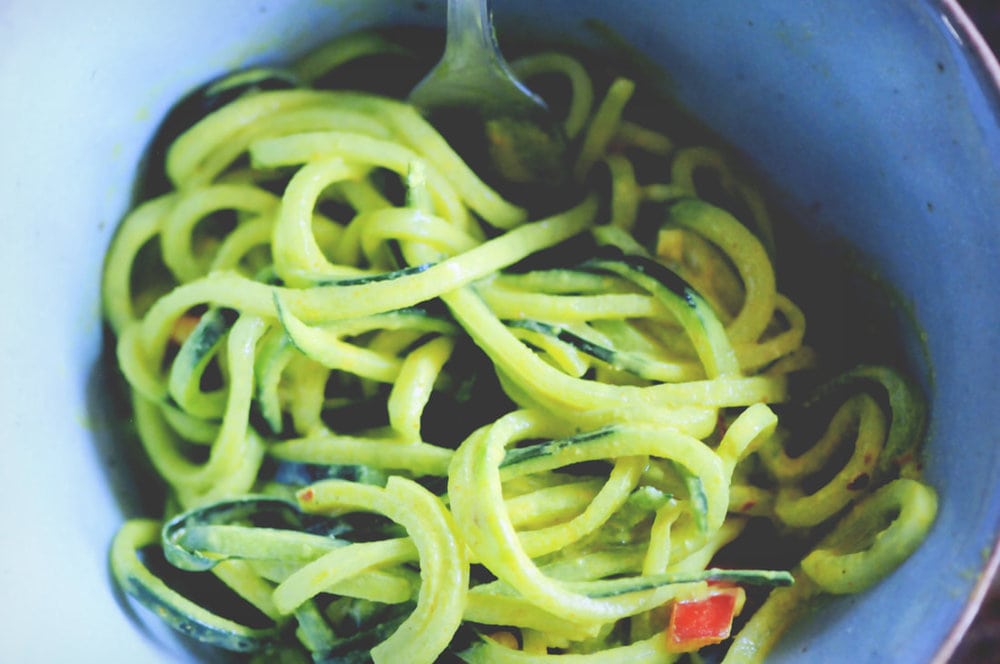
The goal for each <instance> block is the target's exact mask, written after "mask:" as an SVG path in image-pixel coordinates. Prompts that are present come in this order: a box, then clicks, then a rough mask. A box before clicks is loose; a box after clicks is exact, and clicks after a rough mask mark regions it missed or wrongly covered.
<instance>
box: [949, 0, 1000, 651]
mask: <svg viewBox="0 0 1000 664" xmlns="http://www.w3.org/2000/svg"><path fill="white" fill-rule="evenodd" d="M960 4H961V5H962V6H963V7H964V8H965V11H966V12H968V14H969V16H970V17H972V20H973V21H975V23H976V25H977V26H978V27H979V31H980V32H982V33H983V36H984V37H985V38H986V41H987V43H989V45H990V46H991V47H992V48H993V51H994V53H998V52H1000V0H960ZM997 663H1000V578H998V579H995V580H994V581H993V587H992V591H991V592H990V594H989V595H988V596H987V597H986V600H985V601H984V602H983V606H982V608H981V609H980V610H979V615H978V616H977V617H976V620H975V622H974V623H973V624H972V626H971V627H970V628H969V632H968V634H966V636H965V639H964V640H963V641H962V643H961V645H959V647H958V650H957V651H956V652H955V655H954V657H952V659H951V662H950V664H997Z"/></svg>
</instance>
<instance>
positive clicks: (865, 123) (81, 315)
mask: <svg viewBox="0 0 1000 664" xmlns="http://www.w3.org/2000/svg"><path fill="white" fill-rule="evenodd" d="M495 5H496V7H495V15H496V20H497V23H498V33H499V35H500V39H501V43H503V40H504V36H505V35H507V34H512V33H515V32H516V33H517V35H518V38H519V39H524V40H527V41H529V42H558V43H576V44H583V45H587V46H594V47H600V46H607V44H608V43H609V39H610V40H611V41H614V42H616V43H617V42H618V41H619V40H620V41H621V42H623V43H626V44H628V45H629V50H630V52H632V53H633V54H638V56H639V57H641V58H642V59H643V60H642V61H643V62H646V63H648V65H649V67H650V68H651V71H652V70H653V69H655V70H657V71H658V72H660V73H659V74H657V76H656V77H653V80H659V81H661V82H662V84H663V86H664V89H666V90H668V91H669V93H670V94H672V95H673V96H674V97H675V98H676V99H677V100H678V101H679V103H680V104H681V105H682V106H683V107H684V108H686V109H688V110H689V111H690V112H692V113H693V114H695V115H696V116H697V117H699V118H701V119H702V120H703V121H704V123H705V124H706V125H707V126H708V127H710V128H711V129H712V130H713V131H715V132H716V133H717V134H718V135H719V136H720V137H721V138H722V139H723V140H724V141H725V142H727V143H729V144H731V145H732V146H734V147H735V148H736V149H737V150H738V151H739V152H740V154H742V155H743V156H745V157H746V159H747V160H748V161H749V162H750V163H751V164H752V165H753V167H754V168H755V169H756V170H757V171H758V172H759V173H760V174H761V176H762V177H763V178H764V180H765V181H766V182H768V183H771V184H773V185H774V189H775V192H776V195H777V196H778V197H779V198H780V201H781V204H782V206H783V208H784V209H785V210H787V212H788V213H789V216H790V217H791V218H793V219H795V220H797V224H798V226H799V227H800V228H801V229H803V230H804V232H805V235H806V236H807V237H808V238H810V241H813V242H815V243H818V245H819V246H821V247H837V248H838V249H837V251H841V250H843V251H844V252H845V253H846V254H848V255H849V256H850V257H851V260H856V261H857V262H858V263H859V264H863V265H865V266H868V267H867V268H866V269H870V270H871V271H873V272H874V273H875V274H877V275H878V280H881V281H884V282H886V283H888V284H891V287H892V289H893V290H894V291H895V293H896V299H895V302H897V306H895V307H893V309H892V316H893V317H894V318H895V319H898V322H899V323H900V327H901V329H908V330H911V332H910V333H907V334H904V335H903V336H901V337H900V342H899V346H898V350H900V352H902V353H903V354H904V355H905V356H906V357H907V358H908V360H909V363H910V365H911V366H912V367H916V370H917V373H918V375H919V376H920V378H921V380H922V384H923V388H924V389H925V391H926V392H927V394H928V395H929V398H930V403H931V413H930V419H929V436H928V440H927V443H926V470H925V473H926V475H925V476H926V479H927V481H928V482H929V483H930V484H931V485H933V486H934V488H935V489H936V490H937V492H938V494H939V496H940V506H939V514H938V517H937V520H936V522H935V524H934V526H933V529H932V531H931V533H930V535H929V537H928V539H927V541H926V542H925V544H924V545H923V546H922V547H921V548H920V549H919V550H918V551H917V553H916V554H915V555H914V556H913V557H912V558H911V559H910V560H908V561H907V562H906V563H905V564H904V565H903V566H902V567H900V568H899V569H898V570H897V571H896V572H895V573H893V574H892V575H891V576H889V577H888V578H886V579H885V580H884V581H883V582H882V583H880V584H879V585H878V586H876V587H875V588H874V589H872V590H871V591H869V592H866V593H864V594H861V595H858V596H851V597H847V598H842V599H838V600H833V601H829V602H827V603H825V604H824V606H823V607H822V608H821V610H818V611H816V612H814V613H813V614H811V615H809V616H808V617H807V618H805V619H804V620H802V621H801V622H800V623H799V624H797V626H796V627H795V628H793V629H792V631H791V632H790V633H789V634H788V635H787V636H786V638H785V639H784V640H783V641H782V642H781V644H780V645H779V646H778V648H777V649H776V651H775V652H774V655H773V658H772V659H771V660H770V661H774V662H795V661H802V660H803V659H808V661H810V662H841V661H855V662H876V661H900V662H927V661H937V662H943V661H945V660H946V659H947V657H948V655H949V653H950V652H951V650H952V649H953V648H954V647H955V644H956V643H957V641H958V639H959V638H960V637H961V634H962V632H963V630H964V628H965V627H966V626H967V624H968V623H969V621H970V620H971V618H972V615H973V614H974V611H975V609H976V606H977V605H978V602H979V601H981V599H982V595H983V594H984V592H985V589H986V587H987V586H988V583H989V578H990V576H991V574H992V573H993V571H994V570H995V568H996V567H997V564H998V557H1000V550H998V544H997V541H998V531H1000V484H998V483H997V478H1000V447H998V445H997V440H1000V419H998V418H997V417H996V416H995V407H996V406H995V404H997V403H1000V374H998V372H997V371H996V369H995V364H994V362H995V360H996V359H997V349H998V348H1000V291H998V289H997V288H996V277H995V274H994V270H995V266H996V265H998V264H1000V223H996V222H997V219H996V215H997V212H996V211H997V210H1000V90H998V80H1000V68H998V66H997V63H996V61H995V60H994V59H993V58H992V56H990V55H989V54H988V51H987V49H986V47H985V44H984V42H983V40H982V38H981V36H980V35H979V34H978V33H977V32H976V31H975V29H974V27H973V26H972V25H971V22H970V21H969V20H968V18H967V16H966V15H965V14H964V13H963V12H962V10H961V9H960V8H959V7H958V5H957V4H956V3H955V2H954V1H953V0H885V1H883V2H879V3H869V2H864V1H862V0H858V1H856V2H833V1H830V0H761V1H760V2H755V3H744V2H739V1H737V0H713V1H711V2H700V3H695V2H671V3H653V2H640V1H634V2H619V3H607V2H604V1H603V0H576V1H570V0H565V1H558V0H548V1H547V2H544V3H540V2H532V1H530V0H498V1H497V2H496V3H495ZM442 21H443V3H442V2H432V1H427V0H399V1H390V0H366V1H365V2H361V0H357V1H356V2H350V1H348V0H338V1H335V2H331V1H324V2H319V1H316V2H309V1H307V0H289V1H282V2H277V1H274V0H256V1H255V2H253V3H247V2H243V1H242V0H219V1H217V2H213V3H202V2H197V1H196V0H175V1H174V2H171V3H126V2H112V1H110V0H95V1H94V2H89V3H62V2H56V1H55V0H31V1H30V2H29V1H27V0H10V1H8V2H7V3H5V4H4V7H3V8H2V9H0V82H2V84H3V86H4V89H5V94H4V101H3V103H2V104H0V126H2V127H3V128H4V134H3V136H4V147H3V151H2V156H0V164H2V173H3V178H2V179H0V201H3V207H2V209H3V215H4V217H3V229H4V231H5V232H4V242H3V243H2V244H0V253H2V260H0V283H2V284H3V289H4V301H5V304H6V312H7V313H6V314H5V315H4V316H3V317H2V322H0V340H2V343H3V352H2V354H0V376H2V382H0V412H2V413H3V416H4V420H5V421H4V426H3V429H2V430H3V433H2V434H0V440H2V441H3V443H4V452H3V457H2V461H0V492H2V504H3V506H4V507H3V509H4V528H3V531H2V532H3V547H2V552H0V587H3V588H4V594H5V597H6V601H4V602H3V603H2V604H0V624H2V625H3V626H4V628H3V629H4V635H5V638H4V641H5V645H4V647H5V653H6V654H5V657H9V658H10V661H65V660H66V659H67V658H71V659H73V660H74V661H79V662H89V661H94V662H98V661H100V662H105V661H143V662H171V661H188V660H191V659H193V658H194V657H195V656H196V655H197V653H196V651H195V650H192V649H191V648H190V647H189V644H186V643H184V642H183V641H182V640H181V639H179V638H178V637H177V636H176V635H174V634H173V633H172V632H170V631H169V630H166V629H165V628H163V627H162V626H159V625H158V624H157V622H156V621H155V620H152V621H151V620H146V619H143V617H142V616H141V615H138V616H137V614H135V613H134V612H133V608H132V607H131V605H130V604H129V603H128V602H127V601H124V600H123V599H122V598H121V597H120V596H119V594H118V593H117V592H116V591H115V590H114V588H113V586H112V583H111V580H110V574H109V570H108V562H107V559H108V558H107V554H108V545H109V542H110V540H111V537H112V535H113V534H114V532H115V531H116V530H117V528H118V527H119V525H120V524H121V522H122V521H123V519H124V518H125V517H127V516H131V515H135V514H137V513H140V512H141V511H142V510H143V504H142V500H141V496H142V492H141V491H139V490H138V489H139V487H136V486H135V482H134V480H131V479H130V475H129V474H128V473H127V468H126V467H125V466H126V462H125V461H124V460H123V455H122V452H121V449H120V447H119V444H120V441H119V439H118V437H117V436H116V433H115V429H116V422H115V417H116V415H115V404H114V400H113V399H112V398H111V397H109V396H108V392H107V390H106V383H107V375H106V373H107V369H106V366H105V364H104V363H103V362H102V360H101V355H102V348H103V339H102V323H101V318H100V304H99V276H100V272H101V264H102V257H103V254H104V251H105V249H106V248H107V246H108V243H109V240H110V238H111V236H112V234H113V232H114V230H115V227H116V225H117V224H118V222H119V221H120V220H121V218H122V217H123V215H124V213H125V211H126V210H127V209H128V207H129V206H130V203H131V200H132V198H131V197H132V193H133V192H132V187H133V184H134V178H135V173H136V169H137V167H138V165H139V164H140V163H141V162H142V159H143V155H144V151H145V150H146V148H147V145H148V142H149V140H150V138H151V136H152V135H153V133H154V131H155V129H156V127H157V125H158V123H159V122H160V120H161V119H162V118H163V116H164V114H165V113H166V111H167V110H168V109H169V107H170V106H171V105H172V104H173V103H174V102H175V101H176V100H178V99H179V98H180V97H181V96H182V95H183V94H184V93H186V92H187V91H189V90H190V89H192V88H193V87H195V86H196V85H198V84H200V83H202V82H204V81H206V80H208V79H211V78H213V77H215V76H217V75H219V74H221V73H223V72H226V71H228V70H231V69H234V68H237V67H242V66H246V65H250V64H259V63H274V62H282V61H287V60H288V59H290V58H292V57H294V56H295V55H298V54H301V53H303V52H305V51H306V50H307V49H309V48H310V47H312V46H314V45H317V44H319V43H321V42H322V41H324V40H326V39H328V38H330V37H332V36H335V35H338V34H343V33H346V32H349V31H352V30H356V29H359V28H363V27H368V26H373V25H385V24H408V25H421V26H438V25H441V24H442ZM612 35H613V36H614V38H613V39H612V37H611V36H612ZM845 247H846V248H848V249H846V250H845V249H844V248H845ZM910 323H914V324H915V325H910Z"/></svg>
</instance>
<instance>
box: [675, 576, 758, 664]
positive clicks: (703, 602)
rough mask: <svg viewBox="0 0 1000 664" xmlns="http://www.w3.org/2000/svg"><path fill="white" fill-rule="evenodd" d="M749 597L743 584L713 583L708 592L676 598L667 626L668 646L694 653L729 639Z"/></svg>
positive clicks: (676, 650)
mask: <svg viewBox="0 0 1000 664" xmlns="http://www.w3.org/2000/svg"><path fill="white" fill-rule="evenodd" d="M745 597H746V595H745V593H744V591H743V589H742V588H740V587H737V586H730V587H719V586H714V585H713V586H712V587H710V588H709V591H708V593H707V594H705V595H700V596H698V597H693V598H690V599H682V600H677V601H675V602H674V604H673V606H672V607H671V611H670V623H669V625H668V626H667V649H668V650H670V651H672V652H692V651H694V650H698V649H699V648H702V647H704V646H707V645H711V644H713V643H719V642H720V641H724V640H725V639H727V638H729V633H730V630H731V629H732V627H733V618H734V617H735V616H736V615H737V614H738V613H739V612H740V610H741V609H742V608H743V600H744V599H745Z"/></svg>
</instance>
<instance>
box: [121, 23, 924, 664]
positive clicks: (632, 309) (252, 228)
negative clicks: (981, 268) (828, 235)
mask: <svg viewBox="0 0 1000 664" xmlns="http://www.w3.org/2000/svg"><path fill="white" fill-rule="evenodd" d="M375 54H378V55H380V56H392V57H398V58H400V59H401V60H405V59H406V58H409V57H411V56H410V55H409V54H408V53H407V50H406V49H405V48H404V47H402V46H400V45H399V44H397V43H395V42H393V41H391V40H387V39H385V38H384V37H383V36H380V35H378V34H375V33H360V34H355V35H351V36H349V37H345V38H341V39H339V40H337V41H335V42H333V43H331V44H329V45H327V46H324V47H322V48H320V49H318V50H317V51H315V52H314V53H312V54H310V55H309V56H307V57H306V58H304V59H303V60H301V61H300V62H298V63H296V64H295V65H293V66H292V67H291V68H290V69H289V70H283V71H282V72H278V73H276V72H275V71H271V70H253V71H249V72H240V73H238V74H235V75H233V76H230V77H227V78H225V79H223V80H222V81H220V82H217V83H215V84H213V85H212V86H209V87H208V88H206V89H205V90H203V91H202V93H201V94H202V95H203V97H204V98H205V99H209V100H210V101H212V102H213V104H212V105H211V106H212V107H211V108H210V110H209V112H208V113H207V114H205V115H204V116H203V117H201V118H200V119H198V120H197V121H196V122H195V123H194V124H193V125H191V126H190V127H185V128H183V131H181V132H179V134H178V135H176V137H172V138H171V140H170V141H169V143H170V144H169V147H168V149H167V151H166V153H165V157H164V159H163V162H162V164H153V166H152V168H157V167H159V166H161V165H162V168H163V173H164V174H165V176H166V186H164V187H162V188H161V190H160V191H159V192H157V193H156V194H155V195H151V196H150V197H148V198H147V199H146V200H143V201H142V202H141V203H140V204H139V205H137V206H136V207H135V208H134V210H133V211H132V212H131V213H130V214H128V216H127V218H126V219H125V220H124V221H123V223H122V224H121V227H120V229H119V230H118V232H117V234H116V236H115V238H114V240H113V242H112V245H111V247H110V249H109V251H108V254H107V260H106V268H105V273H104V278H103V299H104V306H105V313H106V320H107V323H108V325H109V327H110V329H111V331H112V332H113V334H114V337H115V339H116V342H115V343H116V357H117V362H118V366H119V367H120V370H121V374H122V376H123V377H124V379H125V381H126V382H127V385H128V389H129V391H130V394H131V402H132V407H133V413H134V420H133V421H134V426H135V430H136V439H137V440H138V441H141V445H142V449H143V450H144V453H145V456H146V457H148V461H149V462H150V465H151V468H152V470H153V471H154V474H155V476H156V477H157V478H158V479H159V482H160V483H161V484H162V486H163V488H164V493H165V496H166V498H165V502H164V505H163V510H162V513H157V514H154V515H149V516H147V517H143V518H137V519H132V520H129V521H128V522H126V523H125V524H124V526H123V527H122V528H121V530H120V532H119V533H118V534H117V536H116V537H115V540H114V542H113V544H112V549H111V563H112V569H113V573H114V577H115V579H116V581H117V583H118V584H120V586H121V587H122V588H123V589H124V590H125V591H126V592H127V593H128V594H129V595H131V596H132V597H134V598H135V599H136V600H137V601H139V602H140V603H141V604H143V605H145V606H147V607H149V608H150V609H152V611H153V612H154V613H155V614H156V616H158V617H159V618H161V619H163V620H165V621H166V622H167V623H168V624H170V625H171V626H173V627H174V628H176V629H178V630H179V631H181V632H183V633H185V634H187V635H188V636H190V637H193V638H195V639H197V640H200V641H203V642H205V643H208V644H211V645H215V646H218V647H220V648H225V649H228V650H234V651H241V652H247V653H252V654H251V655H249V657H250V658H251V659H259V660H260V661H288V662H296V661H310V660H313V661H317V662H323V661H338V662H339V661H350V662H355V661H358V662H361V661H368V660H369V659H370V660H373V661H374V662H389V663H392V662H408V663H411V664H416V663H420V662H434V661H459V660H461V661H466V662H525V663H538V664H542V663H543V662H550V661H551V662H573V663H577V662H601V663H605V662H629V664H639V663H640V662H670V661H674V660H677V659H679V658H685V657H688V656H689V655H686V654H685V653H686V652H697V651H699V649H702V648H708V649H714V652H716V653H717V655H716V656H717V657H721V656H724V657H725V661H726V662H750V661H760V660H762V659H763V658H764V657H765V656H766V655H767V653H768V652H769V651H770V650H771V648H772V647H773V645H774V644H775V642H776V641H777V640H778V639H779V638H780V635H781V634H782V632H783V631H784V630H785V629H786V628H787V627H788V626H789V625H790V624H791V623H792V622H793V621H794V619H795V618H796V617H797V616H798V615H801V614H802V613H803V609H804V608H805V607H806V606H808V605H809V604H810V603H811V602H813V601H814V600H815V599H816V598H817V597H820V596H822V595H831V594H832V595H836V594H845V593H855V592H861V591H864V590H865V589H867V588H869V587H870V586H871V585H873V584H874V583H877V582H878V581H879V580H880V579H881V578H883V577H884V576H886V575H888V574H889V573H890V572H892V570H894V569H895V568H896V567H897V566H898V565H899V564H901V563H902V562H903V561H904V560H905V558H906V557H908V556H909V555H910V554H911V553H912V552H913V551H914V550H915V549H916V548H917V546H918V545H919V543H920V542H921V540H922V539H923V538H924V536H925V535H926V533H927V530H928V528H929V527H930V525H931V522H932V521H933V518H934V514H935V509H936V498H935V493H934V491H933V490H932V489H931V488H930V487H929V486H927V485H926V484H925V483H923V482H922V481H921V480H920V479H919V458H918V457H919V454H918V453H919V443H920V439H921V437H922V435H923V427H924V403H923V400H922V398H921V396H920V393H919V392H918V390H917V389H916V388H915V387H914V385H913V384H912V383H911V382H910V381H909V380H908V379H907V378H905V377H904V376H903V375H902V374H901V373H899V372H898V371H897V370H895V369H892V368H889V367H888V366H879V365H863V366H858V367H856V368H854V369H851V370H849V371H847V372H846V373H842V374H841V375H838V376H827V377H826V379H823V380H818V379H817V378H816V375H817V367H819V366H820V365H819V363H818V361H817V357H818V356H819V353H818V352H817V350H815V349H813V348H812V347H810V346H808V345H805V343H804V336H805V326H806V319H805V315H804V314H803V312H802V310H801V309H800V308H799V306H797V304H796V303H795V302H793V301H792V300H791V299H789V298H788V297H786V296H785V295H783V294H782V293H781V292H780V291H779V290H778V284H777V282H776V278H775V268H774V261H775V256H776V244H780V243H776V240H775V237H774V230H773V228H772V223H771V220H770V217H769V215H768V211H767V209H768V208H767V205H766V204H765V202H764V199H763V197H762V195H761V194H760V193H759V191H758V189H757V188H755V187H754V185H753V184H752V183H751V181H750V180H749V179H748V178H747V177H746V176H745V175H743V173H742V171H741V170H740V169H738V168H737V167H736V166H735V165H734V163H735V162H734V161H733V159H732V158H731V157H729V156H728V155H727V154H725V153H724V152H723V151H721V150H720V149H718V148H713V147H707V146H702V145H694V146H692V145H686V144H684V143H683V142H681V141H679V140H677V137H675V136H672V135H671V133H670V131H671V128H670V127H659V126H653V125H652V124H651V123H648V122H645V123H644V122H643V121H640V120H637V119H635V118H634V117H633V116H632V115H630V105H629V104H630V101H631V100H632V99H633V97H634V95H635V94H636V85H635V83H634V82H633V81H631V80H628V79H625V78H621V77H619V78H615V79H613V80H611V81H610V82H602V81H598V80H597V79H596V78H593V79H592V77H591V75H590V74H589V72H588V69H587V68H586V67H585V66H584V65H583V64H581V61H579V60H577V59H575V58H574V57H571V56H569V55H566V54H563V53H549V52H541V53H536V54H533V55H530V56H528V57H526V58H523V59H522V60H518V61H516V62H515V65H514V66H515V68H516V69H517V71H518V72H519V73H520V74H521V75H522V76H524V77H525V78H526V80H527V81H528V83H529V84H531V83H532V81H535V80H542V79H545V80H550V81H553V80H554V81H561V82H562V83H563V85H562V86H561V87H559V86H553V89H554V90H555V89H558V90H559V92H558V94H560V95H564V96H565V99H560V100H558V102H559V103H557V104H554V106H556V107H558V108H560V109H563V112H564V113H565V130H566V134H567V136H568V138H569V139H570V142H571V145H572V146H573V149H574V152H573V156H574V163H573V167H572V172H573V174H574V177H575V178H576V181H575V182H576V184H575V189H576V190H577V191H578V192H579V195H578V196H577V197H576V198H575V199H574V200H573V201H572V202H571V203H569V204H567V205H566V206H565V208H564V209H558V210H555V211H554V212H545V213H542V214H539V213H537V212H536V211H534V210H532V209H526V208H524V207H519V206H518V205H516V204H515V203H512V202H510V201H509V200H506V199H505V198H504V197H502V196H501V195H500V194H499V193H498V192H497V191H496V190H495V189H494V188H492V187H491V186H489V185H488V184H486V182H485V181H484V180H483V179H482V178H481V177H480V176H479V175H477V173H476V172H474V171H473V170H472V169H471V168H470V167H469V166H468V165H467V164H466V162H464V161H463V159H462V158H461V157H460V156H459V154H458V153H457V152H456V151H455V150H454V149H452V147H451V146H450V145H449V144H448V142H447V141H446V140H445V139H444V138H443V137H442V136H441V134H439V133H438V132H437V131H436V130H435V129H434V128H433V127H432V126H431V125H430V124H429V123H428V122H427V121H426V120H425V119H424V118H423V117H422V116H421V114H420V113H419V112H418V111H417V110H416V109H414V108H412V107H411V106H409V105H407V104H406V103H404V102H402V101H398V100H395V99H391V98H387V97H384V96H379V95H377V94H374V93H370V92H363V91H356V90H345V89H330V88H326V87H321V86H320V85H319V83H318V81H320V80H324V81H325V80H327V79H329V80H333V81H335V80H336V74H337V72H338V71H339V69H340V68H342V67H344V66H345V65H348V64H350V63H353V62H356V61H358V60H360V59H363V58H365V57H369V56H372V55H375ZM156 157H157V155H155V154H154V155H153V159H154V160H155V158H156ZM706 178H707V179H709V180H711V181H712V182H713V183H714V185H713V186H712V187H710V188H708V189H711V191H710V192H707V193H706V191H703V190H705V189H706V187H705V186H704V184H703V183H704V182H705V180H706ZM820 350H821V349H820ZM793 377H797V378H799V379H801V384H803V385H809V386H810V387H809V388H808V389H801V390H799V389H792V385H797V384H799V383H798V382H794V383H793V382H791V381H790V379H791V378H793ZM750 532H758V533H760V532H765V533H769V536H770V537H771V538H772V539H771V540H769V541H768V543H767V546H766V548H767V549H768V550H769V551H774V552H781V551H785V552H788V551H792V552H798V553H793V554H792V559H791V560H790V562H789V555H787V554H786V555H784V556H776V557H775V560H776V561H778V560H780V561H784V562H781V563H780V564H779V563H778V562H775V563H774V564H764V565H761V564H760V559H759V557H758V558H755V559H754V560H756V561H757V562H756V563H755V564H753V565H745V564H740V560H741V557H740V556H741V551H743V548H742V544H741V543H742V542H743V541H744V539H745V537H746V536H747V535H748V533H750ZM743 559H744V560H745V559H747V558H745V557H744V558H743ZM733 561H735V562H733ZM175 572H176V573H177V574H175ZM180 572H183V574H181V573H180ZM192 574H193V575H195V576H194V578H195V579H196V580H195V581H190V580H189V581H188V582H187V583H186V584H185V583H180V582H178V581H177V580H176V578H177V577H184V578H188V575H192ZM209 580H212V582H213V583H216V582H218V587H220V588H223V589H225V592H226V593H228V594H229V595H232V601H231V602H229V604H230V606H225V604H226V603H225V602H222V603H221V604H220V602H219V601H217V600H218V597H215V596H213V597H212V598H210V599H211V601H208V600H206V598H205V596H204V595H205V593H200V594H199V593H198V592H195V591H192V590H191V589H192V588H197V587H199V586H202V585H204V584H207V583H208V582H209ZM221 592H222V591H221V590H220V591H213V593H212V594H213V595H219V594H220V593H221ZM719 594H729V595H731V596H732V597H734V598H735V601H734V603H733V604H734V608H733V613H737V614H739V615H737V616H736V618H735V622H734V623H733V627H732V633H731V634H730V633H729V625H728V623H727V624H726V626H725V630H724V633H712V634H710V635H708V636H702V637H695V638H692V637H690V636H688V637H685V636H683V635H682V634H681V633H680V630H681V628H682V627H683V626H682V625H680V624H674V621H678V622H679V621H681V620H682V618H681V617H679V616H680V613H679V611H680V609H679V607H683V606H685V605H690V604H691V603H697V602H699V601H704V600H706V598H711V597H714V596H717V595H719ZM741 609H742V613H740V610H741ZM730 617H732V616H730ZM703 652H704V651H703Z"/></svg>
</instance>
